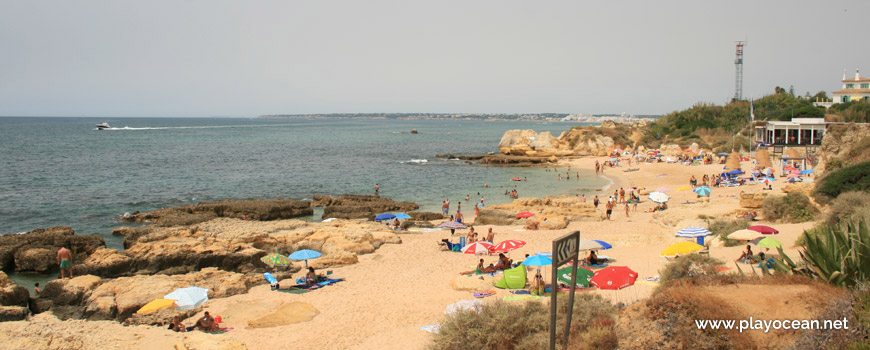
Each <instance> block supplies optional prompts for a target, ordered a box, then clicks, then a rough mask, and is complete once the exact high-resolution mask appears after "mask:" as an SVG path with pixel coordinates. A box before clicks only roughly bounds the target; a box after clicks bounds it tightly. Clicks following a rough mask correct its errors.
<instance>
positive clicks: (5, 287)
mask: <svg viewBox="0 0 870 350" xmlns="http://www.w3.org/2000/svg"><path fill="white" fill-rule="evenodd" d="M28 299H30V292H29V291H27V288H24V287H22V286H19V285H18V284H16V283H15V282H12V281H11V280H10V279H9V276H7V275H6V274H5V273H4V272H2V271H0V306H25V307H26V306H27V301H28Z"/></svg>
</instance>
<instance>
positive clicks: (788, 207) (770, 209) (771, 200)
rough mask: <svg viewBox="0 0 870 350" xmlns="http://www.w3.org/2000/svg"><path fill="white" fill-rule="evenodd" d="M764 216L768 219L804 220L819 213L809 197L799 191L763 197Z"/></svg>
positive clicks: (811, 218)
mask: <svg viewBox="0 0 870 350" xmlns="http://www.w3.org/2000/svg"><path fill="white" fill-rule="evenodd" d="M762 210H763V211H764V218H765V219H767V220H770V221H783V222H806V221H810V220H813V219H814V218H815V217H816V215H817V214H818V213H819V210H818V209H817V208H816V206H815V205H814V204H813V203H812V201H810V197H807V195H805V194H803V193H800V192H790V193H788V194H787V195H785V196H771V197H767V198H766V199H764V207H763V209H762Z"/></svg>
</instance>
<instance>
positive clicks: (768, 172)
mask: <svg viewBox="0 0 870 350" xmlns="http://www.w3.org/2000/svg"><path fill="white" fill-rule="evenodd" d="M762 172H763V173H765V174H767V175H768V176H773V173H774V170H773V168H771V167H767V168H764V170H762Z"/></svg>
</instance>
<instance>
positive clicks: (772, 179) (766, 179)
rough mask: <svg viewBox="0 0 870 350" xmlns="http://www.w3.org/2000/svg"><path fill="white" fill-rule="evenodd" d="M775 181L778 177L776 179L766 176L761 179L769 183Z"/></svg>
mask: <svg viewBox="0 0 870 350" xmlns="http://www.w3.org/2000/svg"><path fill="white" fill-rule="evenodd" d="M774 181H776V179H774V178H772V177H765V178H764V180H761V182H764V183H765V184H769V183H771V182H774Z"/></svg>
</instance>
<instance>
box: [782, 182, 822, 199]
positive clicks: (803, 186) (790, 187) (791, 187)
mask: <svg viewBox="0 0 870 350" xmlns="http://www.w3.org/2000/svg"><path fill="white" fill-rule="evenodd" d="M814 188H815V184H814V183H812V182H794V183H790V184H786V185H785V186H783V187H782V191H783V192H785V193H792V192H797V193H803V194H804V195H806V196H807V197H811V198H812V196H811V195H812V192H813V189H814Z"/></svg>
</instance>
